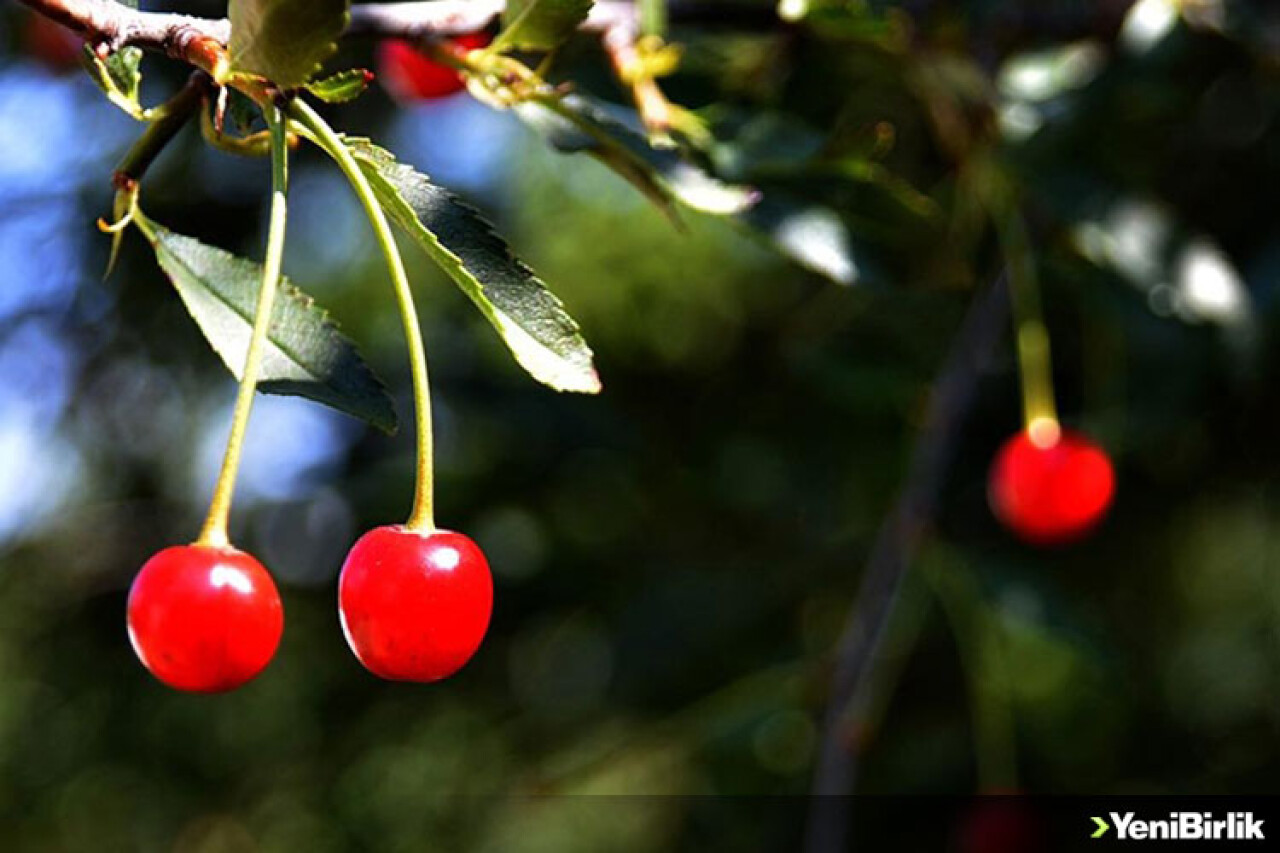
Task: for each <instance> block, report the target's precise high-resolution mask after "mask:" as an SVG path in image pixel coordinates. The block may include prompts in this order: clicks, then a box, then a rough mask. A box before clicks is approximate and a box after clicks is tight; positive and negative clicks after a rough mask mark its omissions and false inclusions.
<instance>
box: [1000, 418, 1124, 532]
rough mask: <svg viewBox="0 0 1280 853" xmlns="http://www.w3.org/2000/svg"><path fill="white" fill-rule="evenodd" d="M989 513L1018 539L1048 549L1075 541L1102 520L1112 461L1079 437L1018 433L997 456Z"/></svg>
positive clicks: (1111, 483) (1108, 500)
mask: <svg viewBox="0 0 1280 853" xmlns="http://www.w3.org/2000/svg"><path fill="white" fill-rule="evenodd" d="M987 486H988V497H989V499H990V502H991V509H992V511H993V512H994V513H995V515H996V517H997V518H998V519H1000V521H1001V522H1002V523H1003V524H1004V525H1005V526H1006V527H1008V528H1009V529H1010V530H1012V531H1013V532H1014V533H1015V534H1017V535H1018V536H1019V537H1021V538H1022V539H1024V540H1026V541H1028V542H1032V543H1034V544H1038V545H1050V544H1056V543H1061V542H1066V541H1069V540H1071V539H1075V538H1077V537H1079V536H1081V535H1083V534H1084V533H1086V532H1088V530H1089V529H1090V528H1091V527H1093V525H1094V524H1096V523H1097V522H1098V520H1099V519H1101V518H1102V516H1103V514H1104V513H1105V512H1106V510H1107V507H1108V506H1110V505H1111V498H1112V495H1113V493H1114V492H1115V474H1114V472H1113V471H1112V468H1111V460H1110V459H1108V458H1107V454H1106V452H1105V451H1103V450H1102V449H1101V448H1100V447H1098V446H1097V445H1096V444H1094V443H1093V442H1092V441H1090V440H1089V439H1088V438H1086V437H1085V436H1083V435H1080V434H1078V433H1074V432H1069V431H1061V432H1058V431H1056V430H1055V431H1054V432H1053V433H1051V434H1050V435H1048V436H1046V437H1044V438H1037V439H1033V438H1032V435H1031V433H1029V432H1028V431H1025V430H1024V431H1022V432H1020V433H1018V434H1017V435H1015V436H1013V437H1012V438H1010V439H1009V440H1008V441H1007V442H1005V444H1004V446H1003V447H1001V448H1000V451H999V453H997V454H996V458H995V461H994V462H993V463H992V465H991V472H990V475H989V477H988V481H987Z"/></svg>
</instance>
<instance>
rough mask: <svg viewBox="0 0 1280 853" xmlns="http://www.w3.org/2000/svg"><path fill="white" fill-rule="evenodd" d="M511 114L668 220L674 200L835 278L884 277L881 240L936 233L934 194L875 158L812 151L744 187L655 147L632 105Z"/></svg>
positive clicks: (532, 104) (579, 99)
mask: <svg viewBox="0 0 1280 853" xmlns="http://www.w3.org/2000/svg"><path fill="white" fill-rule="evenodd" d="M515 112H516V114H517V115H518V116H519V117H520V118H521V119H522V120H523V121H524V122H525V123H526V124H527V125H528V126H529V127H531V128H533V129H534V130H535V131H536V132H538V133H539V134H540V135H542V136H543V137H544V138H545V139H546V140H547V142H548V143H549V144H550V145H551V146H552V147H553V148H555V149H556V150H558V151H560V152H562V153H585V154H588V155H590V156H591V157H594V158H595V159H597V160H599V161H600V162H602V163H603V164H604V165H606V166H607V167H609V168H610V169H612V170H613V171H615V172H617V173H618V174H619V175H621V176H622V177H623V178H625V179H626V180H628V181H630V182H631V183H632V184H634V185H635V186H636V187H637V188H638V189H639V190H640V191H641V192H643V193H644V194H645V195H646V196H648V197H649V198H650V199H651V200H652V201H653V202H654V203H655V204H657V205H658V206H659V207H660V208H662V209H663V210H664V211H665V212H667V213H668V215H671V216H672V218H673V219H674V218H675V216H674V213H675V205H676V204H679V205H681V206H683V207H686V208H689V209H690V210H696V211H698V212H700V213H706V214H710V215H713V216H720V217H723V218H725V219H727V220H729V221H730V222H732V223H733V224H735V225H736V226H738V227H740V228H742V229H743V230H745V231H746V232H747V233H748V234H749V235H751V236H753V237H755V238H757V239H760V240H762V241H764V242H765V243H767V244H768V245H770V246H771V247H772V248H773V249H774V250H775V251H778V252H780V253H781V254H783V255H785V256H787V257H788V258H790V259H791V260H793V261H795V262H796V263H798V264H800V265H801V266H803V267H805V268H807V269H809V270H812V271H814V272H816V273H819V274H820V275H823V276H825V277H827V278H829V279H831V280H832V281H834V282H837V283H839V284H853V283H855V282H862V281H876V280H881V279H885V278H887V277H888V276H887V274H886V271H885V270H886V267H885V255H886V253H885V251H884V250H883V246H878V245H877V244H879V243H893V242H901V241H902V240H903V239H904V238H903V237H902V236H901V235H907V234H909V235H919V234H926V235H935V234H936V231H937V228H936V226H937V223H938V220H939V215H938V211H937V208H936V204H935V203H934V202H933V200H932V199H930V198H928V197H927V196H924V195H922V194H921V193H919V192H918V191H916V190H915V189H914V188H913V187H911V186H910V185H909V184H907V183H906V182H905V181H902V180H900V179H898V178H896V177H894V176H893V175H891V174H890V173H889V172H888V171H887V170H886V169H885V168H884V167H883V166H881V165H880V164H878V163H874V162H870V161H866V160H859V159H857V158H846V159H845V160H840V161H831V162H824V161H820V160H816V159H815V158H814V157H813V152H811V151H810V152H806V153H805V156H799V155H797V156H796V157H795V158H794V160H793V162H787V161H783V162H781V163H778V164H761V165H762V166H764V168H760V169H758V170H752V169H748V170H746V174H740V175H735V176H734V177H735V178H737V177H741V178H743V179H745V180H746V181H749V183H737V182H735V181H727V180H725V179H723V178H721V177H720V176H718V175H717V174H715V173H714V172H713V171H712V169H711V167H710V166H707V167H704V166H703V165H701V164H700V163H699V162H697V161H695V160H693V159H691V158H690V157H688V156H685V155H684V154H683V153H682V152H681V151H680V150H678V149H674V148H656V147H654V146H653V145H651V144H650V142H649V140H648V138H647V137H646V136H645V133H644V130H643V128H642V127H641V125H640V122H639V120H638V118H637V117H636V116H635V114H634V111H627V110H623V109H621V108H617V107H613V106H612V105H607V104H604V103H603V102H600V101H597V100H594V99H591V98H587V97H584V96H582V95H577V94H571V95H567V96H565V97H563V98H560V99H558V100H556V101H541V102H538V101H527V102H525V103H522V104H519V105H517V106H516V107H515ZM769 148H770V150H774V146H769ZM749 153H750V152H737V151H734V150H732V147H731V146H724V145H721V146H718V147H717V149H716V150H715V151H714V152H713V154H715V155H717V158H718V159H719V160H722V161H725V162H726V163H729V164H735V163H736V164H741V163H742V162H743V161H744V160H746V161H750V160H751V159H752V158H751V157H749V156H745V155H747V154H749ZM775 153H776V152H775ZM713 162H714V161H713Z"/></svg>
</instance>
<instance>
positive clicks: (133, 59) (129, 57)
mask: <svg viewBox="0 0 1280 853" xmlns="http://www.w3.org/2000/svg"><path fill="white" fill-rule="evenodd" d="M106 64H107V71H108V72H109V73H110V74H111V79H112V80H113V81H114V82H115V84H116V87H117V88H118V89H119V90H120V92H121V94H123V95H124V96H125V97H126V98H128V99H129V100H131V101H134V102H135V103H136V102H137V100H138V87H139V86H140V85H142V71H141V70H140V67H141V65H142V49H141V48H137V47H126V48H123V49H121V50H117V51H116V52H115V53H113V54H111V55H110V56H108V57H107V63H106Z"/></svg>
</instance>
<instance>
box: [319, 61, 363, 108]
mask: <svg viewBox="0 0 1280 853" xmlns="http://www.w3.org/2000/svg"><path fill="white" fill-rule="evenodd" d="M372 82H373V72H372V71H367V70H365V69H363V68H350V69H348V70H346V71H339V72H338V73H337V74H334V75H333V76H331V77H326V78H324V79H323V80H316V81H314V82H312V83H308V84H307V91H308V92H310V93H311V94H313V95H315V96H316V97H317V98H319V99H320V100H322V101H324V102H326V103H329V104H344V103H346V102H347V101H354V100H355V99H356V98H358V97H360V96H361V95H363V94H364V90H365V89H368V88H369V84H370V83H372Z"/></svg>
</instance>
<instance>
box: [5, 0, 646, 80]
mask: <svg viewBox="0 0 1280 853" xmlns="http://www.w3.org/2000/svg"><path fill="white" fill-rule="evenodd" d="M17 2H19V3H21V4H23V5H24V6H28V7H30V8H31V9H33V10H34V11H36V12H38V13H40V14H41V15H44V16H45V17H47V18H49V19H51V20H53V21H56V22H57V23H59V24H62V25H63V26H65V27H67V28H68V29H70V30H72V31H74V32H76V33H78V34H79V35H80V36H82V37H83V38H84V39H85V40H86V41H87V42H89V43H90V44H93V45H101V46H104V47H106V48H107V49H109V50H119V49H120V48H122V47H138V48H141V49H143V50H148V51H153V52H156V53H163V54H165V55H167V56H171V57H173V58H175V59H182V60H186V61H192V60H193V58H201V57H203V56H204V53H205V52H207V50H208V47H207V45H206V46H204V47H200V44H201V43H212V44H217V45H220V46H222V47H224V48H225V47H226V45H227V41H228V40H229V39H230V37H231V23H230V22H229V21H228V20H227V19H226V18H196V17H192V16H190V15H177V14H170V13H164V12H143V11H139V10H138V9H133V8H131V7H129V6H125V5H124V4H122V3H117V2H115V0H17ZM505 7H506V3H505V2H504V0H427V2H414V3H366V4H360V5H357V6H353V7H352V8H351V23H350V25H349V26H348V27H347V32H346V34H347V35H353V36H374V37H379V38H388V37H392V38H410V39H418V38H447V37H449V36H458V35H463V34H465V33H472V32H475V31H476V30H482V29H484V28H485V27H487V26H489V25H490V24H491V23H492V22H493V21H494V19H495V18H497V17H498V16H499V15H501V14H502V10H503V9H504V8H505ZM637 14H638V13H637V11H636V7H635V6H634V5H633V4H632V3H630V2H627V0H601V2H598V3H596V4H595V6H594V7H593V8H592V10H591V14H590V16H589V17H588V18H587V20H586V21H584V22H583V25H582V29H583V30H584V31H586V32H597V33H608V32H611V31H615V29H616V30H617V31H618V32H631V33H636V32H638V26H637V24H636V20H637ZM193 48H196V49H197V52H196V54H195V56H194V57H193V52H192V51H193ZM194 64H199V63H194ZM202 67H203V66H202ZM205 70H208V69H205Z"/></svg>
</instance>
